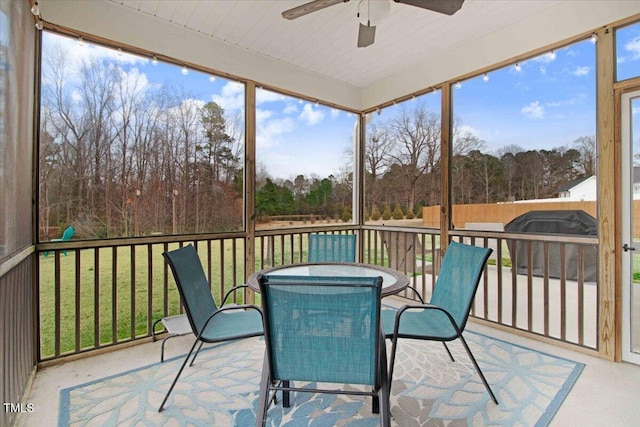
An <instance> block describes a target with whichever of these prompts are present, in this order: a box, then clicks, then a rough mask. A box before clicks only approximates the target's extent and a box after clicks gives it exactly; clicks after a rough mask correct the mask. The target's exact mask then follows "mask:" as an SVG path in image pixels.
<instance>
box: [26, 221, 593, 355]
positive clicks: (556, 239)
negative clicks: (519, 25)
mask: <svg viewBox="0 0 640 427" xmlns="http://www.w3.org/2000/svg"><path fill="white" fill-rule="evenodd" d="M313 232H320V233H340V234H357V235H358V236H359V238H358V242H359V247H358V259H359V260H360V261H362V262H365V263H369V264H376V265H385V266H389V267H392V268H395V269H397V270H399V271H401V272H403V273H405V274H407V275H409V276H410V277H411V278H412V281H413V285H414V287H415V288H417V289H418V291H419V292H420V294H421V295H422V296H423V297H424V298H425V299H426V300H428V299H429V298H430V295H431V292H432V290H433V286H434V285H435V279H436V275H437V272H438V268H439V265H440V260H441V250H440V236H439V234H438V230H436V229H427V228H404V227H386V226H378V227H370V226H365V227H355V226H352V225H334V226H329V227H328V226H321V227H306V228H285V229H278V230H258V231H257V232H256V237H255V254H256V256H255V265H254V266H253V268H251V269H248V268H246V267H245V265H244V259H245V246H244V245H245V238H246V236H245V234H244V233H227V234H215V235H189V236H179V237H178V236H162V237H144V238H136V239H121V240H96V241H76V242H74V241H70V242H60V243H43V244H40V245H39V246H38V251H39V253H40V254H41V255H40V256H39V260H40V261H39V271H38V275H39V276H38V282H39V316H40V319H39V320H40V321H39V337H40V344H39V360H40V361H46V360H50V359H56V358H60V357H65V356H67V355H71V354H76V353H82V352H87V351H91V350H95V349H99V348H103V347H109V346H113V345H116V344H121V343H126V342H131V341H134V340H138V339H141V338H146V337H149V336H151V334H152V327H153V323H154V321H155V320H157V319H159V318H161V317H163V316H167V315H172V314H177V313H179V312H181V310H182V309H181V306H180V299H179V295H178V293H177V290H176V287H175V284H174V283H173V278H172V276H171V273H170V271H169V270H168V268H167V266H166V263H165V262H164V259H163V257H162V255H161V254H162V252H164V251H167V250H171V249H174V248H177V247H180V246H183V245H186V244H189V243H191V244H194V246H196V248H197V250H198V253H199V254H200V257H201V260H202V264H203V266H204V269H205V272H206V274H207V276H208V278H209V281H210V283H211V284H212V293H213V294H214V297H215V298H216V300H217V301H219V298H220V295H223V294H224V292H225V291H226V290H228V289H230V288H231V287H232V286H234V285H237V284H241V283H243V282H244V281H245V280H246V276H247V273H248V272H250V271H257V270H260V269H263V268H266V267H270V266H274V265H282V264H289V263H296V262H302V261H305V260H306V259H307V258H306V252H307V242H308V236H309V234H311V233H313ZM451 235H452V236H453V238H454V239H455V240H458V241H463V242H466V243H471V244H476V245H479V246H484V247H491V248H493V249H494V253H493V254H492V256H491V258H490V260H489V264H488V266H487V268H486V270H485V272H484V274H483V277H482V281H481V284H480V286H479V289H478V293H477V294H476V299H475V302H474V305H473V309H472V316H474V317H475V318H478V319H483V320H486V321H488V322H491V323H494V324H499V325H503V326H504V327H508V328H512V329H516V330H520V331H524V332H526V333H527V334H533V335H538V336H544V337H548V338H552V339H555V340H559V341H563V342H567V343H571V344H575V345H577V346H581V347H584V348H587V349H593V350H597V343H598V339H597V338H598V336H597V334H598V332H597V331H598V316H597V315H598V286H597V283H592V282H589V281H588V280H585V270H586V267H590V266H592V265H593V260H592V259H591V258H590V257H592V255H593V252H594V251H597V243H598V241H597V238H586V237H568V236H540V235H524V234H506V233H500V232H482V231H473V232H471V231H452V232H451ZM518 248H522V250H521V251H518ZM65 251H66V255H65ZM45 252H48V254H47V256H44V253H45ZM511 252H513V254H512V253H511ZM516 253H517V254H518V255H515V254H516ZM522 254H524V255H522ZM540 254H542V255H540ZM550 254H552V255H553V256H551V255H550ZM522 256H524V258H525V262H524V267H521V268H520V269H519V270H520V271H518V269H514V268H512V264H513V265H517V264H521V263H519V262H518V260H519V259H520V258H522ZM541 260H542V261H541ZM536 263H537V264H536ZM554 264H557V265H560V274H559V275H558V274H557V277H553V276H554V272H553V268H552V267H553V265H554ZM596 265H597V262H596ZM568 272H570V273H571V272H573V273H571V274H573V275H575V276H576V277H575V278H571V277H569V276H570V275H568ZM247 296H248V295H247V294H246V292H239V293H238V294H237V295H235V299H236V301H237V302H243V301H245V300H246V299H247ZM401 296H403V297H405V298H408V299H413V298H415V297H414V295H412V292H411V291H407V292H405V293H403V294H402V295H401Z"/></svg>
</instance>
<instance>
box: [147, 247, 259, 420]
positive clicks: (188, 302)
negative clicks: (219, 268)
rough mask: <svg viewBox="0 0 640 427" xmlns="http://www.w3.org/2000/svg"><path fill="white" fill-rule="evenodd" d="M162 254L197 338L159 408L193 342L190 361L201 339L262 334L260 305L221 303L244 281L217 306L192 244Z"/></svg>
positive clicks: (235, 338)
mask: <svg viewBox="0 0 640 427" xmlns="http://www.w3.org/2000/svg"><path fill="white" fill-rule="evenodd" d="M162 255H163V256H164V257H165V259H166V261H167V263H168V264H169V266H170V267H171V271H172V272H173V277H174V278H175V281H176V285H177V287H178V291H179V292H180V298H181V300H182V304H183V305H184V309H185V312H186V315H187V318H188V319H189V324H190V325H191V330H192V331H193V333H194V335H195V336H196V339H195V341H194V343H193V345H192V346H191V350H189V353H187V356H186V357H185V358H184V362H183V363H182V366H181V367H180V370H178V373H177V375H176V377H175V379H174V380H173V383H171V387H169V391H167V394H166V395H165V397H164V400H163V401H162V404H161V405H160V408H159V409H158V412H161V411H162V409H163V408H164V405H165V403H166V402H167V399H168V398H169V395H170V394H171V392H172V391H173V388H174V387H175V385H176V383H177V382H178V378H180V374H182V371H183V370H184V368H185V366H186V365H187V361H188V360H189V357H191V354H192V353H193V351H194V349H195V348H196V345H198V344H200V345H199V347H198V350H197V351H196V353H195V354H194V356H193V359H192V360H191V364H193V362H194V361H195V358H196V356H197V355H198V352H199V351H200V349H201V348H202V344H203V343H217V342H223V341H231V340H237V339H241V338H249V337H256V336H260V335H262V334H263V329H262V311H261V310H260V308H259V307H257V306H255V305H249V304H245V305H228V306H225V305H224V303H225V301H226V299H227V297H228V296H229V295H230V294H231V293H232V292H234V291H236V290H238V289H239V288H244V287H247V285H241V286H236V287H233V288H232V289H230V290H229V291H228V292H227V294H226V295H225V297H224V298H223V300H222V306H220V307H218V306H217V305H216V302H215V300H214V299H213V296H212V295H211V288H210V286H209V282H208V280H207V278H206V276H205V274H204V270H203V269H202V263H201V262H200V258H199V257H198V254H197V252H196V250H195V249H194V247H193V245H191V244H189V245H187V246H185V247H182V248H180V249H176V250H173V251H170V252H165V253H163V254H162Z"/></svg>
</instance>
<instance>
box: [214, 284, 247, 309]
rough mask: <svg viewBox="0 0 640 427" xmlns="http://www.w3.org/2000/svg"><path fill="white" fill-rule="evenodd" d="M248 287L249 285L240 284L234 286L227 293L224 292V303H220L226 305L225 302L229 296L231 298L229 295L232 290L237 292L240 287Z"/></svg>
mask: <svg viewBox="0 0 640 427" xmlns="http://www.w3.org/2000/svg"><path fill="white" fill-rule="evenodd" d="M248 287H249V285H238V286H234V287H233V288H231V289H229V290H228V291H227V293H226V294H224V298H222V303H221V304H220V306H223V305H224V303H225V302H226V301H227V298H229V295H231V293H232V292H235V291H237V290H238V289H241V288H248Z"/></svg>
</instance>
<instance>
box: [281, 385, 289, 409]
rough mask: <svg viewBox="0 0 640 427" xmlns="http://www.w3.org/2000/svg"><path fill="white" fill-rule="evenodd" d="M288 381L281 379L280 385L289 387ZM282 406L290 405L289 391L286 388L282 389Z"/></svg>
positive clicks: (287, 406)
mask: <svg viewBox="0 0 640 427" xmlns="http://www.w3.org/2000/svg"><path fill="white" fill-rule="evenodd" d="M289 386H290V383H289V381H282V387H289ZM282 406H283V407H284V408H290V407H291V392H290V391H288V390H282Z"/></svg>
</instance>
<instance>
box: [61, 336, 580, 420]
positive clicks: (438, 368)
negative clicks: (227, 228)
mask: <svg viewBox="0 0 640 427" xmlns="http://www.w3.org/2000/svg"><path fill="white" fill-rule="evenodd" d="M465 337H466V338H467V341H468V343H469V346H470V347H471V351H472V352H473V353H474V355H475V356H476V358H477V360H478V363H479V365H480V367H481V368H482V370H483V372H484V373H485V376H486V377H487V380H488V381H489V384H491V386H492V388H493V390H494V393H495V394H496V396H497V397H498V400H499V402H500V405H499V406H496V405H495V404H494V403H493V401H491V398H490V397H489V395H488V393H487V392H486V390H485V388H484V386H483V385H482V382H481V380H480V378H479V377H478V375H477V374H476V372H475V370H474V369H473V366H472V364H471V362H470V361H469V359H468V358H467V356H466V353H465V352H464V349H463V348H462V345H460V344H458V343H457V342H454V343H451V344H449V348H450V349H451V351H452V353H453V355H454V357H455V359H456V362H455V363H454V362H451V361H450V360H449V357H448V355H447V354H446V352H445V350H444V347H443V346H442V344H440V343H426V342H422V341H413V340H404V341H401V343H400V345H399V352H398V357H397V360H396V367H395V372H394V381H393V388H392V393H391V413H392V417H393V419H392V425H396V426H401V427H409V426H419V425H434V426H435V425H438V426H463V425H474V426H481V425H503V426H533V425H546V424H548V423H549V421H550V420H551V418H552V417H553V415H554V414H555V413H556V411H557V410H558V408H559V407H560V405H561V404H562V402H563V400H564V399H565V397H566V396H567V394H568V393H569V391H570V390H571V387H572V386H573V384H574V383H575V381H576V380H577V378H578V376H579V375H580V372H581V371H582V368H583V365H582V364H580V363H576V362H573V361H570V360H567V359H563V358H559V357H555V356H552V355H549V354H544V353H540V352H538V351H534V350H531V349H528V348H525V347H520V346H517V345H513V344H510V343H507V342H504V341H500V340H496V339H493V338H489V337H486V336H484V335H480V334H475V333H472V332H468V331H467V332H465ZM263 355H264V341H262V339H258V338H255V339H246V340H243V341H239V342H235V343H232V344H224V345H218V346H212V347H211V348H208V349H206V350H203V351H202V352H201V353H200V355H198V358H197V359H196V363H195V364H194V366H193V367H191V368H189V367H187V368H185V371H184V372H183V374H182V376H181V378H180V380H179V381H178V384H177V385H176V388H175V389H174V391H173V394H172V395H171V397H170V398H169V401H168V402H167V406H166V407H165V409H164V411H163V412H162V413H158V412H157V409H158V406H159V405H160V402H161V401H162V398H163V397H164V393H165V392H166V390H167V389H168V388H169V385H170V384H171V381H172V380H173V377H174V375H175V373H176V372H177V369H178V367H179V364H180V363H181V362H182V358H181V357H179V358H174V359H171V360H168V361H165V363H155V364H153V365H149V366H146V367H143V368H139V369H135V370H132V371H129V372H126V373H123V374H120V375H115V376H112V377H109V378H104V379H102V380H98V381H93V382H90V383H86V384H82V385H79V386H76V387H71V388H68V389H64V390H62V391H61V395H60V417H59V425H61V426H66V425H74V426H79V425H91V426H114V425H146V426H152V425H156V426H166V425H170V426H172V425H175V426H185V425H189V426H190V425H194V426H198V425H203V426H204V425H206V426H212V425H213V426H242V427H244V426H253V425H254V422H255V410H256V407H257V403H258V402H257V400H258V390H259V384H260V376H261V369H262V361H263ZM291 398H292V406H291V408H289V409H286V410H283V409H282V407H281V406H280V405H277V406H275V407H274V406H273V405H272V407H271V409H270V410H269V419H268V423H267V425H270V426H307V425H308V426H327V427H332V426H351V427H364V426H377V425H378V421H379V418H378V416H377V415H374V414H372V413H371V398H361V397H357V396H343V395H340V396H337V395H327V394H317V395H311V394H304V393H292V395H291Z"/></svg>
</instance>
